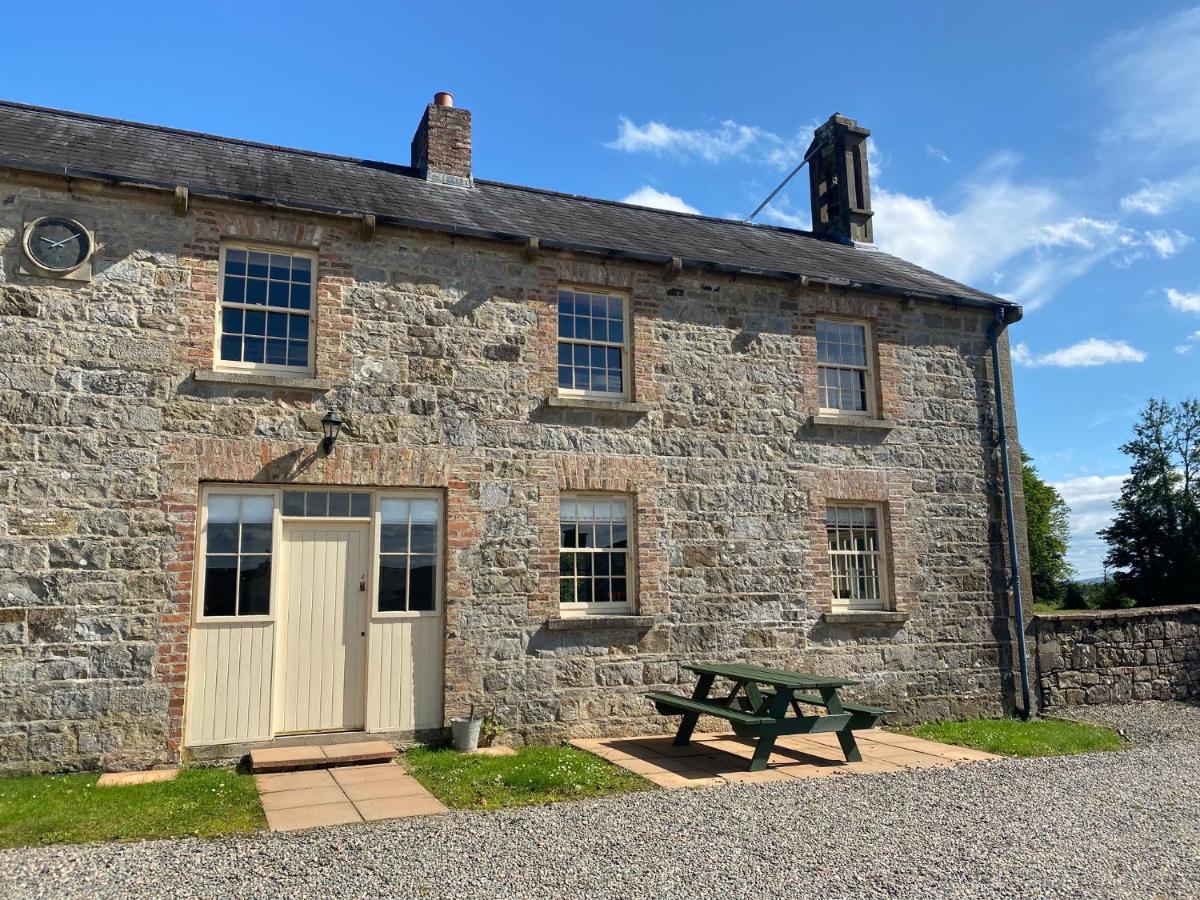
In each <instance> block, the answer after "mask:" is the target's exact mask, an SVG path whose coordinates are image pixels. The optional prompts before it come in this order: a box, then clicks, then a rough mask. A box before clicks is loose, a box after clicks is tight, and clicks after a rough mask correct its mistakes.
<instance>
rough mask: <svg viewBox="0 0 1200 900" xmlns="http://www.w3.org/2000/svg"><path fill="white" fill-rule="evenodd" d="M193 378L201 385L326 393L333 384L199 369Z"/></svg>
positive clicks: (308, 379)
mask: <svg viewBox="0 0 1200 900" xmlns="http://www.w3.org/2000/svg"><path fill="white" fill-rule="evenodd" d="M192 378H193V379H195V381H196V382H197V383H200V384H230V385H247V386H249V387H266V388H280V389H281V390H288V391H315V392H321V393H323V392H325V391H328V390H331V389H332V388H333V384H332V383H331V382H329V381H327V380H326V379H324V378H309V377H308V376H305V375H275V374H267V373H266V372H219V371H216V370H214V369H197V370H196V371H195V372H193V373H192Z"/></svg>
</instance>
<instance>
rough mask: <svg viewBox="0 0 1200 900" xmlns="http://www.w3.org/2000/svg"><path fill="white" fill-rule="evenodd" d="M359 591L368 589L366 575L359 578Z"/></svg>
mask: <svg viewBox="0 0 1200 900" xmlns="http://www.w3.org/2000/svg"><path fill="white" fill-rule="evenodd" d="M358 589H359V590H360V591H365V590H366V589H367V576H366V575H360V576H359V579H358Z"/></svg>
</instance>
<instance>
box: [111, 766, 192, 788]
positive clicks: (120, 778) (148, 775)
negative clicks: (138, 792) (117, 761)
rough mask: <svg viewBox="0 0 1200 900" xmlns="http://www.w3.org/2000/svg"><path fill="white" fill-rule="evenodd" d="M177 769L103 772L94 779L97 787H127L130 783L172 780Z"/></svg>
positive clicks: (177, 774)
mask: <svg viewBox="0 0 1200 900" xmlns="http://www.w3.org/2000/svg"><path fill="white" fill-rule="evenodd" d="M178 776H179V770H178V769H153V770H151V771H149V772H105V773H104V774H103V775H101V776H100V777H99V778H98V779H96V786H97V787H128V786H129V785H131V784H153V783H154V782H158V781H174V780H175V779H176V778H177V777H178Z"/></svg>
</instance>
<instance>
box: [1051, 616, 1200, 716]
mask: <svg viewBox="0 0 1200 900" xmlns="http://www.w3.org/2000/svg"><path fill="white" fill-rule="evenodd" d="M1033 633H1034V636H1035V638H1036V640H1037V669H1038V686H1039V687H1040V689H1041V693H1042V703H1043V705H1044V706H1046V707H1047V708H1053V707H1058V706H1086V705H1089V704H1094V703H1127V702H1129V701H1130V700H1189V699H1194V698H1197V697H1200V605H1190V606H1159V607H1145V608H1138V609H1113V610H1095V611H1086V612H1062V613H1052V614H1039V615H1037V616H1035V617H1034V619H1033Z"/></svg>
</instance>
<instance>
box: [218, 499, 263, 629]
mask: <svg viewBox="0 0 1200 900" xmlns="http://www.w3.org/2000/svg"><path fill="white" fill-rule="evenodd" d="M274 534H275V498H274V496H272V495H271V494H261V493H254V494H236V493H213V494H209V495H208V502H207V504H206V505H205V515H204V528H203V535H202V538H203V544H204V571H203V575H202V578H203V582H204V584H203V588H202V590H203V597H204V602H203V614H204V616H205V618H220V617H226V616H267V615H270V613H271V558H272V556H273V549H274V544H275V539H274Z"/></svg>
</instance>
